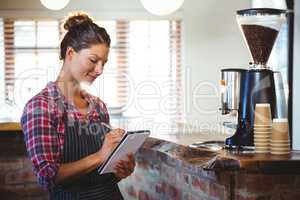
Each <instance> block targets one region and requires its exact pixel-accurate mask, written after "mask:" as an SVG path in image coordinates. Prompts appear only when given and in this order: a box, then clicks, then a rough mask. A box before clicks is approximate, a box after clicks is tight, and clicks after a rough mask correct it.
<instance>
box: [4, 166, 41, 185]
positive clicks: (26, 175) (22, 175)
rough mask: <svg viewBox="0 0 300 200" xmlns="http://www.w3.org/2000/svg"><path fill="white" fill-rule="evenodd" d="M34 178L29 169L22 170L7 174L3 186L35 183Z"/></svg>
mask: <svg viewBox="0 0 300 200" xmlns="http://www.w3.org/2000/svg"><path fill="white" fill-rule="evenodd" d="M35 182H36V176H35V175H34V174H33V172H32V171H31V169H22V170H19V171H17V172H9V173H7V174H6V176H5V184H26V183H35Z"/></svg>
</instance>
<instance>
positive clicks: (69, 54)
mask: <svg viewBox="0 0 300 200" xmlns="http://www.w3.org/2000/svg"><path fill="white" fill-rule="evenodd" d="M74 54H75V50H74V49H73V48H72V47H68V48H67V51H66V59H67V60H72V58H73V57H74Z"/></svg>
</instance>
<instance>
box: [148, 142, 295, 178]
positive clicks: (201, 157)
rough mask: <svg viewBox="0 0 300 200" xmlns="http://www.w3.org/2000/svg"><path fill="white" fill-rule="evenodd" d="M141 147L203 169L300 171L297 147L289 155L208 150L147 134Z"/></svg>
mask: <svg viewBox="0 0 300 200" xmlns="http://www.w3.org/2000/svg"><path fill="white" fill-rule="evenodd" d="M143 149H144V150H147V149H148V150H149V149H150V150H155V151H158V152H160V153H163V154H167V155H168V156H169V159H174V160H175V161H177V162H179V163H182V162H184V163H185V164H188V165H190V166H195V167H198V168H199V167H200V168H202V169H205V170H225V171H227V170H246V171H249V172H250V171H251V172H259V173H289V174H300V170H299V169H300V151H292V152H291V153H290V154H289V155H272V154H258V153H255V152H254V151H248V152H241V151H240V152H238V151H229V150H225V149H222V150H218V151H211V150H207V149H203V148H190V147H188V146H186V145H180V144H176V143H173V142H169V141H166V140H162V139H158V138H148V139H147V141H146V143H145V144H144V146H143Z"/></svg>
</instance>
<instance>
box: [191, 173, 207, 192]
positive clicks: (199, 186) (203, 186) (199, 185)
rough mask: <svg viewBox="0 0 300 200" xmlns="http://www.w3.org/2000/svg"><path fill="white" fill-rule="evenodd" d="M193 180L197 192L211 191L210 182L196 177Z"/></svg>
mask: <svg viewBox="0 0 300 200" xmlns="http://www.w3.org/2000/svg"><path fill="white" fill-rule="evenodd" d="M191 178H192V187H194V188H195V189H196V190H200V192H202V193H208V190H209V180H207V179H203V178H200V177H196V176H191Z"/></svg>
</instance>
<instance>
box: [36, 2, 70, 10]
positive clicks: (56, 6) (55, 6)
mask: <svg viewBox="0 0 300 200" xmlns="http://www.w3.org/2000/svg"><path fill="white" fill-rule="evenodd" d="M69 1H70V0H41V3H42V4H43V6H45V7H46V8H48V9H50V10H61V9H63V8H64V7H66V5H67V4H68V3H69Z"/></svg>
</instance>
